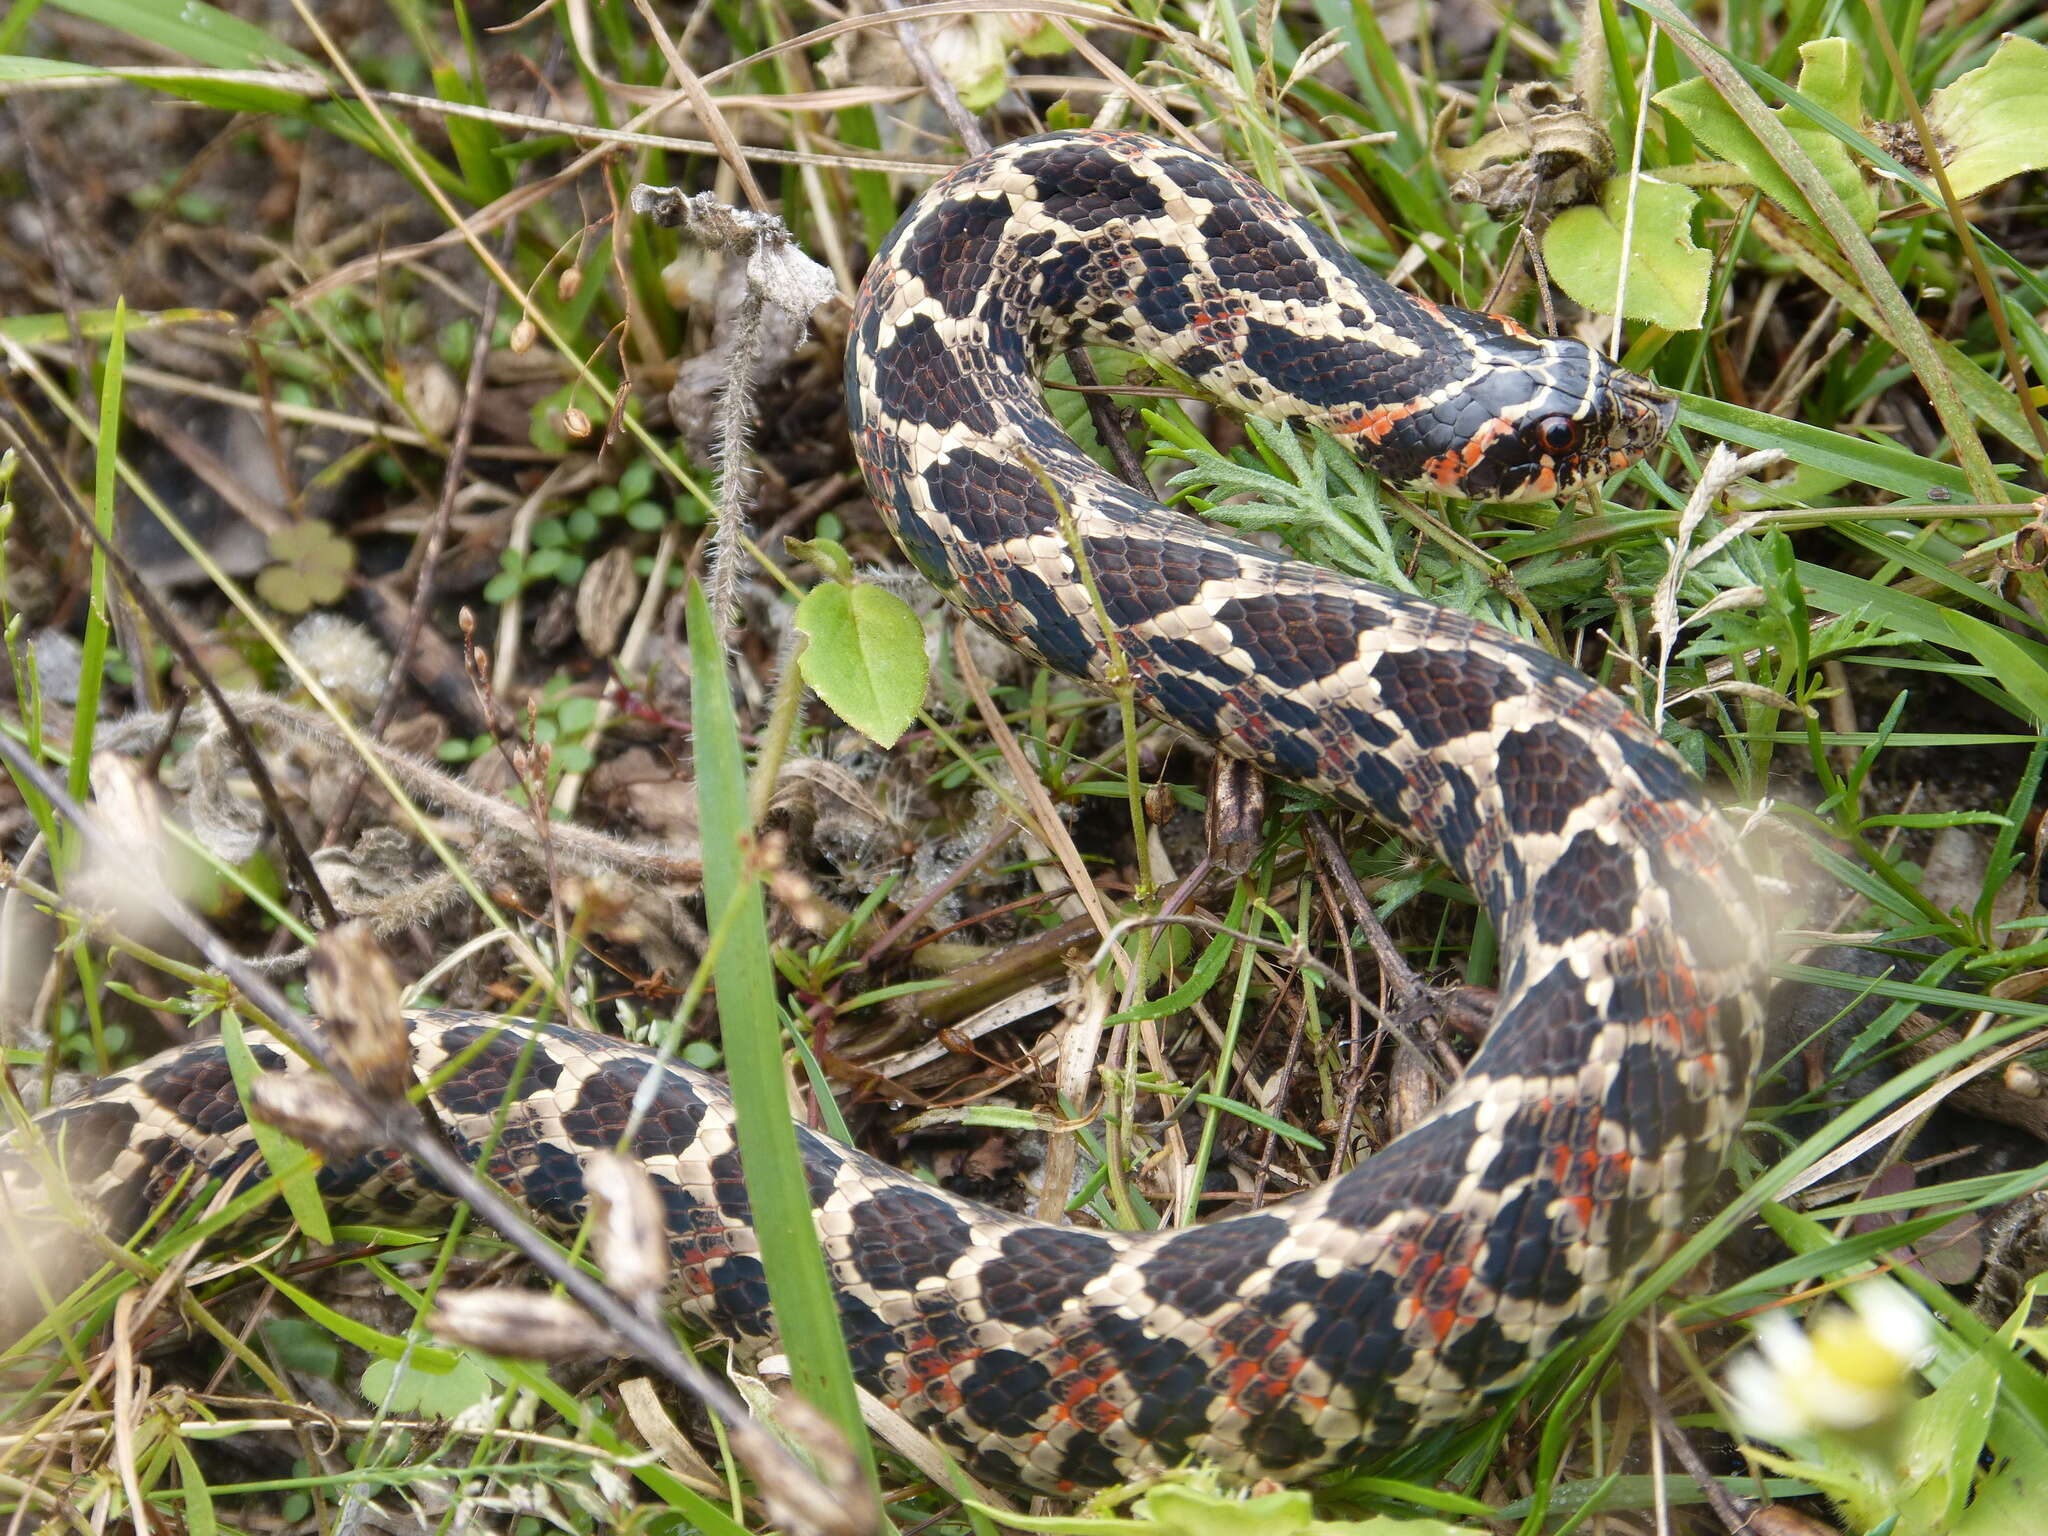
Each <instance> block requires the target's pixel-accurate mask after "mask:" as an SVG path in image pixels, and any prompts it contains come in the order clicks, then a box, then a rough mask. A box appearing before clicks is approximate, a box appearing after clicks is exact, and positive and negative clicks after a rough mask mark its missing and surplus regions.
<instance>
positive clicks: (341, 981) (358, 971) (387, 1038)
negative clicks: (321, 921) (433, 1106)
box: [306, 921, 412, 1100]
mask: <svg viewBox="0 0 2048 1536" xmlns="http://www.w3.org/2000/svg"><path fill="white" fill-rule="evenodd" d="M306 991H307V993H308V994H309V995H310V996H311V998H312V1000H313V1008H314V1010H315V1011H316V1012H317V1013H318V1014H319V1015H320V1017H321V1018H322V1019H323V1020H325V1021H326V1024H327V1028H328V1030H329V1031H330V1032H331V1033H332V1035H333V1037H334V1051H335V1055H336V1056H338V1057H339V1058H340V1059H341V1062H342V1065H343V1066H345V1067H347V1068H348V1070H349V1072H350V1074H351V1075H352V1076H353V1077H354V1078H355V1080H356V1081H357V1083H359V1084H360V1085H361V1086H362V1087H363V1089H364V1090H365V1091H366V1092H368V1093H369V1094H371V1095H372V1096H373V1097H375V1098H379V1099H390V1100H398V1099H402V1098H404V1097H405V1091H406V1089H407V1088H409V1087H410V1086H411V1085H412V1035H411V1031H410V1030H408V1029H407V1028H406V1023H405V1011H404V1009H403V1008H401V1007H400V1006H399V1000H398V976H397V974H396V973H395V972H394V971H393V970H392V969H391V962H390V961H389V960H387V959H385V958H384V951H383V949H382V948H380V947H379V946H378V943H377V940H376V938H375V937H374V936H373V935H372V934H371V932H370V925H369V924H368V923H365V922H361V921H357V922H350V923H343V924H341V925H340V926H338V927H335V928H330V929H328V930H327V932H325V933H323V934H321V935H320V942H319V943H318V944H316V945H315V946H314V947H313V959H312V961H311V963H310V964H309V965H308V966H307V967H306Z"/></svg>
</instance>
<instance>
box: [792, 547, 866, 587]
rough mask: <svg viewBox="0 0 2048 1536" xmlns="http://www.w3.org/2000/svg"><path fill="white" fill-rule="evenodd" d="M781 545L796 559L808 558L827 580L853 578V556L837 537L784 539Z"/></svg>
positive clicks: (843, 580)
mask: <svg viewBox="0 0 2048 1536" xmlns="http://www.w3.org/2000/svg"><path fill="white" fill-rule="evenodd" d="M782 547H783V548H784V549H786V550H788V551H789V552H790V554H791V555H793V556H795V557H796V558H797V559H799V560H808V561H809V562H810V563H811V565H812V566H813V567H814V568H815V569H816V570H817V572H818V574H819V575H820V576H823V577H824V578H825V579H826V580H827V581H840V582H851V581H852V580H853V556H851V555H849V554H848V553H847V552H846V546H845V545H844V544H841V543H840V542H839V541H838V540H837V539H823V538H820V539H784V540H783V541H782Z"/></svg>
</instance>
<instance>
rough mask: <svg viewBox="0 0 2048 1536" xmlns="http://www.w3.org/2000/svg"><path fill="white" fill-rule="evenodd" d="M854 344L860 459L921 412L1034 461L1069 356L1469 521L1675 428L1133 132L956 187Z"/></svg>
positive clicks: (889, 274) (1050, 149) (1584, 363)
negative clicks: (891, 416) (1238, 417)
mask: <svg viewBox="0 0 2048 1536" xmlns="http://www.w3.org/2000/svg"><path fill="white" fill-rule="evenodd" d="M855 325H856V331H857V333H858V336H857V341H856V345H855V346H854V348H853V349H852V353H851V356H852V358H853V359H854V360H856V361H855V363H854V364H852V365H850V366H849V373H848V381H847V382H848V391H847V394H848V399H849V402H850V406H849V409H850V410H851V412H852V414H853V418H854V420H853V425H854V430H855V434H856V437H857V438H858V437H859V436H860V434H861V432H862V430H863V428H864V427H865V426H866V425H868V424H869V423H871V422H872V421H873V420H874V419H875V413H874V410H873V404H874V402H875V401H877V400H880V399H888V400H891V401H895V402H912V403H916V404H918V405H920V406H922V407H923V409H922V410H921V411H917V412H913V413H912V414H911V415H910V416H909V417H908V418H907V420H908V421H909V422H910V423H912V424H914V425H916V426H919V427H923V428H926V429H930V430H931V431H933V432H936V433H938V434H948V433H952V434H960V433H970V434H976V435H979V436H980V437H982V438H983V439H984V440H985V441H988V442H991V443H994V444H996V445H997V446H999V447H1003V448H1007V449H1009V450H1011V451H1017V450H1020V449H1021V450H1025V451H1028V452H1030V453H1032V454H1033V455H1034V456H1035V455H1036V454H1037V453H1038V452H1039V450H1040V448H1041V446H1042V445H1044V444H1045V443H1046V442H1047V441H1048V440H1049V439H1050V438H1058V437H1059V436H1060V434H1059V433H1058V429H1057V428H1056V427H1055V426H1053V425H1052V424H1051V421H1050V418H1049V417H1048V416H1046V414H1045V411H1044V407H1043V404H1042V402H1041V400H1040V397H1039V394H1038V391H1037V388H1036V386H1035V384H1034V382H1033V380H1034V378H1035V376H1036V374H1037V372H1038V370H1039V368H1040V366H1041V365H1042V364H1043V362H1044V360H1045V359H1046V357H1048V356H1049V355H1050V354H1051V353H1052V352H1053V351H1055V350H1056V349H1058V348H1060V347H1062V346H1065V345H1068V344H1070V343H1073V342H1077V341H1083V342H1093V343H1100V344H1103V345H1107V346H1111V347H1117V348H1121V349H1124V350H1127V351H1131V352H1135V353H1138V354H1140V355H1142V356H1144V357H1146V358H1149V359H1151V360H1153V361H1155V362H1158V363H1162V364H1164V365H1166V366H1168V367H1170V368H1172V369H1174V370H1175V371H1176V372H1178V373H1180V374H1182V375H1184V376H1186V377H1187V378H1189V379H1191V380H1192V381H1194V382H1195V383H1196V384H1197V385H1198V386H1199V387H1201V388H1202V389H1203V390H1205V391H1207V392H1208V393H1210V394H1212V395H1214V396H1215V397H1216V398H1218V399H1219V400H1222V401H1223V402H1225V403H1226V404H1229V405H1232V406H1234V407H1236V408H1237V409H1239V410H1242V411H1245V412H1247V413H1250V414H1254V415H1258V416H1263V417H1266V418H1269V419H1273V420H1290V421H1299V422H1304V423H1307V424H1310V425H1314V426H1320V427H1324V428H1326V429H1327V430H1329V431H1331V432H1333V433H1336V434H1338V435H1339V436H1340V437H1342V438H1343V439H1344V440H1345V441H1346V442H1347V444H1348V445H1349V446H1350V447H1351V448H1352V449H1353V451H1354V452H1355V453H1357V455H1358V456H1359V457H1360V458H1361V459H1362V460H1363V461H1365V462H1366V463H1368V464H1370V465H1371V466H1372V467H1373V468H1374V469H1375V470H1376V471H1378V472H1379V473H1380V474H1381V475H1382V476H1384V477H1385V478H1387V479H1389V480H1391V481H1394V482H1396V483H1398V484H1403V485H1409V486H1414V487H1417V488H1421V489H1426V490H1439V491H1447V492H1450V493H1452V494H1456V495H1461V496H1465V497H1468V498H1474V499H1488V500H1508V499H1520V498H1525V497H1533V496H1547V495H1554V494H1558V493H1560V492H1561V491H1563V490H1565V489H1567V488H1569V487H1570V486H1572V485H1575V484H1577V483H1579V482H1580V481H1582V480H1584V479H1586V478H1588V477H1597V476H1601V475H1605V474H1607V473H1610V472H1612V471H1613V470H1614V469H1617V468H1619V467H1622V466H1623V465H1625V464H1626V463H1628V462H1630V461H1632V460H1633V459H1634V458H1635V457H1637V456H1638V455H1639V454H1640V453H1641V452H1642V451H1643V450H1644V449H1646V448H1648V447H1649V446H1651V445H1652V444H1653V443H1654V442H1655V441H1656V440H1657V439H1659V438H1661V437H1662V435H1663V433H1664V431H1665V429H1666V428H1667V427H1668V426H1669V424H1670V420H1671V405H1670V403H1669V401H1668V400H1666V399H1665V398H1664V397H1663V396H1662V395H1661V394H1660V393H1659V392H1658V391H1657V390H1655V389H1654V388H1653V387H1652V386H1650V385H1648V384H1647V383H1646V382H1645V381H1643V380H1640V379H1638V378H1636V377H1635V376H1633V375H1630V374H1626V373H1623V372H1622V371H1620V370H1618V369H1615V368H1613V367H1612V366H1610V365H1609V364H1608V363H1607V362H1606V361H1605V360H1604V359H1603V358H1601V357H1600V356H1599V355H1598V354H1597V353H1595V352H1593V351H1591V350H1590V349H1589V348H1587V347H1586V346H1584V345H1583V344H1581V343H1579V342H1577V341H1573V340H1568V339H1554V338H1538V337H1534V336H1531V335H1530V334H1529V333H1528V332H1526V331H1525V330H1523V329H1522V328H1521V327H1520V326H1519V325H1516V324H1515V323H1514V322H1513V321H1510V320H1506V319H1503V318H1501V317H1498V316H1492V315H1484V314H1479V313H1477V312H1474V311H1470V310H1462V309H1455V308H1448V307H1443V306H1439V305H1437V304H1434V303H1432V302H1430V301H1429V300H1427V299H1424V298H1420V297H1417V296H1415V295H1411V294H1407V293H1403V292H1402V291H1400V290H1399V289H1396V288H1394V287H1393V286H1392V285H1390V284H1389V283H1387V282H1385V281H1384V280H1382V279H1381V278H1379V277H1378V276H1376V275H1375V274H1374V273H1372V272H1371V271H1370V270H1369V269H1367V268H1366V267H1365V266H1363V265H1362V264H1361V263H1360V262H1359V261H1358V260H1357V259H1356V258H1355V257H1353V256H1352V255H1351V254H1350V253H1349V252H1347V251H1345V250H1344V249H1343V248H1342V247H1341V246H1339V245H1338V244H1337V243H1336V242H1335V241H1333V240H1332V239H1330V238H1329V236H1328V235H1326V234H1325V233H1324V232H1323V231H1322V230H1320V229H1319V228H1317V227H1316V226H1315V225H1313V224H1310V223H1308V222H1307V221H1305V220H1303V219H1302V218H1301V217H1300V216H1299V215H1298V214H1296V213H1295V212H1294V211H1293V210H1292V209H1291V208H1289V207H1288V206H1287V205H1286V204H1285V203H1283V202H1281V201H1280V200H1279V199H1277V198H1275V197H1274V196H1273V195H1272V194H1271V193H1269V192H1267V191H1266V190H1265V189H1264V188H1262V187H1260V186H1259V185H1258V184H1257V183H1256V182H1253V181H1250V180H1249V179H1247V178H1245V177H1244V176H1242V175H1240V174H1238V173H1237V172H1236V171H1234V170H1232V169H1230V168H1229V167H1227V166H1225V165H1222V164H1221V163H1219V162H1217V161H1215V160H1213V159H1211V158H1209V157H1208V156H1206V155H1202V154H1199V153H1195V152H1192V151H1188V150H1181V149H1177V148H1175V147H1173V146H1169V145H1165V144H1161V143H1160V142H1158V141H1157V140H1154V139H1149V138H1146V137H1144V136H1142V135H1137V134H1127V133H1115V132H1089V133H1072V134H1054V135H1045V136H1041V137H1039V138H1035V139H1024V140H1020V141H1018V142H1016V143H1014V144H1010V145H1007V146H1005V147H1004V148H1002V149H1000V150H996V151H993V152H991V153H990V154H989V155H986V156H984V157H982V158H980V159H978V160H974V161H970V162H969V163H968V164H966V165H964V166H962V167H961V168H960V170H959V171H957V172H955V173H954V174H953V175H952V176H951V177H949V178H947V179H946V180H945V181H944V182H942V183H941V184H940V185H939V186H938V187H936V188H934V189H933V191H932V193H930V194H928V196H927V197H926V198H925V199H924V200H922V201H921V202H920V204H919V205H918V207H916V208H915V209H913V210H912V212H911V213H910V214H909V215H907V216H906V218H905V219H904V221H903V222H902V224H900V225H899V226H898V227H897V229H896V231H895V232H894V233H893V234H892V235H891V236H890V238H889V240H888V242H887V244H886V245H885V247H884V249H883V251H882V252H881V253H880V254H879V255H878V257H877V259H876V261H875V263H874V265H873V267H872V268H871V269H870V272H869V274H868V277H867V280H866V282H865V283H864V285H863V288H862V293H861V298H860V302H859V308H858V312H857V315H856V321H855ZM870 363H871V364H872V367H871V368H869V369H868V371H867V372H866V373H865V375H863V373H862V372H861V369H862V368H866V367H867V366H868V364H870ZM1027 414H1028V415H1030V416H1031V417H1032V418H1033V423H1032V426H1031V427H1030V428H1025V427H1024V426H1023V422H1024V418H1025V416H1026V415H1027ZM1546 431H1548V432H1552V433H1555V434H1558V435H1560V436H1561V437H1568V438H1569V439H1570V444H1569V447H1557V446H1556V444H1555V443H1551V444H1550V445H1549V446H1546V445H1545V442H1544V441H1543V437H1544V433H1545V432H1546ZM1061 468H1062V469H1063V470H1065V469H1078V466H1074V465H1071V464H1062V465H1061Z"/></svg>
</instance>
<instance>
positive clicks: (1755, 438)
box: [1678, 393, 1970, 501]
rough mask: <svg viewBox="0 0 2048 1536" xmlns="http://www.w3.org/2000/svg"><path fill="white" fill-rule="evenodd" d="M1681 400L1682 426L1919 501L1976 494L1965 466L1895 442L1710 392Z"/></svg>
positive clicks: (1686, 396)
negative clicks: (1768, 410)
mask: <svg viewBox="0 0 2048 1536" xmlns="http://www.w3.org/2000/svg"><path fill="white" fill-rule="evenodd" d="M1678 402H1679V411H1678V419H1679V421H1680V423H1681V424H1682V425H1684V426H1688V427H1693V428H1695V429H1697V430H1699V431H1702V432H1706V433H1709V434H1711V435H1712V436H1715V437H1720V438H1725V439H1727V440H1728V441H1729V442H1731V443H1739V444H1741V445H1742V446H1743V447H1745V448H1776V449H1777V450H1778V451H1779V452H1781V453H1783V454H1784V455H1785V456H1786V457H1787V458H1789V459H1791V460H1792V461H1793V462H1794V463H1796V464H1809V465H1812V466H1813V467H1814V468H1815V469H1822V470H1826V471H1828V472H1830V473H1832V474H1838V475H1842V476H1844V477H1845V478H1847V479H1850V480H1854V481H1856V482H1857V483H1859V484H1862V485H1874V486H1877V487H1878V488H1879V489H1881V490H1887V491H1892V492H1894V493H1896V494H1898V495H1900V496H1905V497H1908V498H1910V499H1911V500H1913V501H1942V500H1950V499H1953V500H1958V501H1967V500H1969V499H1970V482H1969V480H1968V479H1967V478H1966V477H1965V476H1964V474H1963V472H1962V471H1961V470H1959V469H1957V468H1956V467H1955V466H1954V465H1952V464H1938V463H1936V462H1935V461H1934V460H1933V459H1928V458H1922V457H1921V456H1920V455H1919V454H1917V453H1914V452H1912V451H1911V450H1910V449H1906V448H1901V447H1898V446H1897V445H1896V444H1893V443H1877V442H1870V441H1868V440H1866V439H1864V438H1860V437H1851V436H1849V435H1848V434H1847V433H1845V432H1830V431H1829V430H1828V429H1827V428H1826V427H1813V426H1808V425H1807V424H1806V423H1805V422H1803V421H1793V420H1791V419H1789V418H1787V417H1783V416H1772V415H1769V414H1768V413H1766V412H1763V411H1752V410H1747V409H1745V408H1744V407H1742V406H1739V405H1730V404H1728V403H1727V402H1726V401H1725V400H1715V399H1712V398H1710V397H1708V396H1706V395H1688V394H1683V393H1681V394H1680V395H1679V397H1678Z"/></svg>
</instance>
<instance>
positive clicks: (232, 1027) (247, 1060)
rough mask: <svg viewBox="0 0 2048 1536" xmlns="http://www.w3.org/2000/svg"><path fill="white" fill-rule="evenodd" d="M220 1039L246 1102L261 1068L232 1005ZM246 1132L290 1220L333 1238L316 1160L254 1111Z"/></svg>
mask: <svg viewBox="0 0 2048 1536" xmlns="http://www.w3.org/2000/svg"><path fill="white" fill-rule="evenodd" d="M220 1043H221V1049H222V1050H224V1051H225V1052H226V1053H227V1058H228V1075H229V1076H231V1077H232V1078H234V1080H235V1092H236V1093H237V1094H239V1095H240V1096H241V1100H242V1103H243V1104H244V1105H246V1104H247V1103H248V1102H249V1085H250V1084H251V1083H253V1082H255V1081H256V1074H257V1072H258V1071H259V1070H260V1069H259V1068H258V1067H257V1065H256V1057H255V1055H254V1053H253V1052H251V1051H250V1049H249V1042H248V1041H247V1040H245V1039H244V1038H243V1037H242V1021H241V1020H240V1019H239V1018H237V1017H236V1016H235V1013H234V1010H233V1009H225V1010H223V1011H222V1013H221V1016H220ZM249 1134H250V1135H251V1136H252V1137H254V1138H255V1141H256V1150H257V1151H259V1152H261V1153H262V1154H263V1161H264V1162H265V1163H266V1164H268V1165H269V1168H270V1171H271V1173H272V1174H274V1175H276V1178H277V1184H278V1188H279V1189H280V1190H281V1191H283V1193H284V1203H285V1207H286V1209H288V1210H289V1211H290V1212H291V1213H292V1220H294V1221H296V1222H297V1223H298V1224H299V1225H300V1226H301V1227H302V1228H304V1229H305V1233H306V1236H308V1237H310V1238H311V1239H313V1241H314V1242H316V1243H331V1242H333V1241H334V1230H333V1228H332V1227H331V1226H330V1225H329V1224H328V1220H327V1203H326V1202H325V1201H324V1200H322V1199H321V1198H320V1188H319V1186H318V1185H317V1184H316V1183H315V1182H314V1178H315V1175H316V1174H317V1173H318V1170H319V1167H320V1164H319V1161H318V1160H317V1159H316V1158H315V1157H314V1156H313V1154H312V1153H311V1152H309V1151H307V1150H306V1149H305V1148H304V1147H303V1146H301V1145H300V1144H299V1143H298V1142H296V1141H294V1140H292V1138H291V1137H289V1136H287V1135H285V1133H284V1132H283V1131H280V1130H279V1129H278V1128H277V1127H276V1126H274V1125H268V1124H266V1123H264V1122H263V1121H261V1120H258V1119H257V1118H256V1117H255V1116H254V1115H251V1116H249Z"/></svg>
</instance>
